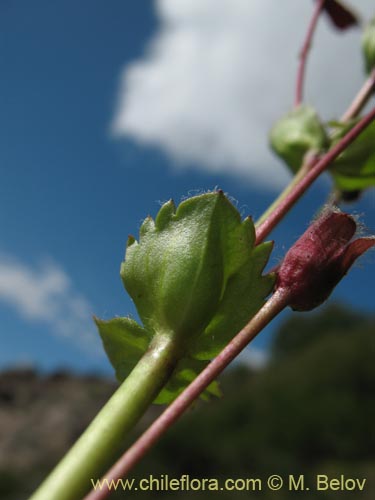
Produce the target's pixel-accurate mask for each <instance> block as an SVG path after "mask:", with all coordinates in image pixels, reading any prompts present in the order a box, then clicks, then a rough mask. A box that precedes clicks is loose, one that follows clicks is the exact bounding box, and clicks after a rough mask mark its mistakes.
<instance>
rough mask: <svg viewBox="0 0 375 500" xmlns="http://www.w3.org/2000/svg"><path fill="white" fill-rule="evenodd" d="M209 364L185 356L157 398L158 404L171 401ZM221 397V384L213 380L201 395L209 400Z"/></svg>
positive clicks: (205, 399)
mask: <svg viewBox="0 0 375 500" xmlns="http://www.w3.org/2000/svg"><path fill="white" fill-rule="evenodd" d="M207 365H208V363H207V362H204V361H197V360H195V359H191V358H183V359H182V360H181V361H180V362H179V363H178V365H177V367H176V370H175V371H174V373H173V375H172V377H171V379H170V380H169V381H168V382H167V384H166V385H165V387H164V388H163V390H162V391H161V392H160V394H159V395H158V397H157V398H156V399H155V401H154V403H156V404H169V403H171V402H172V401H173V400H174V399H175V398H176V397H177V396H178V395H179V394H180V393H181V392H182V391H183V390H184V389H185V387H187V386H188V385H189V384H190V383H191V382H192V381H193V380H194V379H195V378H196V376H197V375H198V374H199V373H200V372H201V371H202V370H203V369H204V368H205V367H206V366H207ZM213 396H214V397H220V396H221V391H220V388H219V384H218V383H217V382H216V381H214V382H212V383H211V384H210V385H209V386H208V387H207V388H206V390H205V391H204V392H202V394H201V395H200V397H201V399H203V400H204V401H207V400H208V399H210V398H211V397H213Z"/></svg>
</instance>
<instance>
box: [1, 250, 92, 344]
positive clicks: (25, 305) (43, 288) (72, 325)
mask: <svg viewBox="0 0 375 500" xmlns="http://www.w3.org/2000/svg"><path fill="white" fill-rule="evenodd" d="M0 303H3V304H4V305H7V306H10V307H12V308H13V309H15V310H16V311H17V312H18V314H19V315H20V316H21V317H22V318H24V319H25V320H27V321H32V322H41V323H45V324H47V325H48V326H49V327H50V329H51V331H53V332H54V333H56V334H58V335H62V336H64V337H67V338H69V339H72V340H74V341H75V342H76V343H77V344H79V345H81V346H82V347H84V348H89V349H90V348H91V347H92V346H94V349H95V346H96V344H97V342H95V336H94V335H93V331H94V328H93V323H92V320H91V316H92V307H91V305H90V304H89V302H88V301H87V300H86V299H85V298H84V296H83V295H82V294H80V293H79V292H77V291H76V290H75V289H74V287H73V285H72V283H71V281H70V279H69V277H68V275H67V274H66V273H65V272H64V271H63V270H62V269H61V268H60V267H59V266H58V265H56V264H55V263H51V262H44V263H42V264H41V265H39V266H38V267H32V266H30V265H26V264H24V263H22V262H19V261H17V260H15V259H13V258H10V257H8V256H6V255H0Z"/></svg>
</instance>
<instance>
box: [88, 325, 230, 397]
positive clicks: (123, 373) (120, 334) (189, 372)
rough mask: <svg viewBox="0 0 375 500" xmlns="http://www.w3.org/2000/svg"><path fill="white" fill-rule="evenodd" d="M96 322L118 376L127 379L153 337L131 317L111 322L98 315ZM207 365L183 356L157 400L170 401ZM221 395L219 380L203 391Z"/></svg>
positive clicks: (204, 394) (119, 379)
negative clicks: (99, 317) (101, 318)
mask: <svg viewBox="0 0 375 500" xmlns="http://www.w3.org/2000/svg"><path fill="white" fill-rule="evenodd" d="M95 323H96V325H97V327H98V330H99V334H100V337H101V339H102V341H103V346H104V349H105V351H106V353H107V356H108V358H109V360H110V362H111V364H112V366H113V367H114V368H115V372H116V378H117V380H118V381H119V382H123V381H124V380H125V379H126V377H127V376H128V375H129V373H130V372H131V371H132V370H133V368H134V367H135V366H136V364H137V363H138V361H139V360H140V359H141V357H142V356H143V354H144V353H145V352H146V350H147V348H148V346H149V344H150V341H151V338H152V336H151V335H150V334H149V333H148V332H147V330H145V329H144V328H142V327H141V326H140V325H139V324H138V323H137V322H136V321H134V320H132V319H130V318H114V319H111V320H109V321H103V320H100V319H98V318H95ZM206 365H207V363H205V362H202V361H196V360H194V359H189V358H183V359H181V360H180V361H179V363H178V365H177V367H176V369H175V370H174V372H173V374H172V377H171V378H170V380H169V381H168V383H167V384H166V386H165V387H164V388H163V390H162V391H161V392H160V394H159V395H158V397H157V398H156V400H155V403H156V404H168V403H170V402H171V401H172V400H173V399H175V397H177V396H178V394H180V392H182V391H183V390H184V389H185V387H186V386H187V385H188V384H190V382H191V381H192V380H194V379H195V377H196V376H197V375H198V373H199V372H200V371H202V370H203V368H204V367H205V366H206ZM220 395H221V392H220V389H219V386H218V383H217V382H213V383H212V384H210V385H209V386H208V387H207V389H206V390H205V391H204V392H203V393H202V394H201V398H202V399H208V398H209V397H210V396H220Z"/></svg>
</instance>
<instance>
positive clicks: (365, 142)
mask: <svg viewBox="0 0 375 500" xmlns="http://www.w3.org/2000/svg"><path fill="white" fill-rule="evenodd" d="M357 121H358V120H354V121H352V122H351V123H349V124H345V125H343V124H336V125H335V132H334V136H333V140H332V146H333V145H335V144H336V143H337V142H338V141H339V140H340V139H341V138H342V137H343V136H344V135H345V134H346V133H347V132H348V131H349V130H350V129H351V128H352V127H353V126H354V125H355V124H356V123H357ZM330 172H331V174H332V176H333V179H334V182H335V184H336V186H337V188H338V189H340V190H342V191H344V192H352V191H360V190H363V189H366V188H369V187H371V186H374V185H375V122H373V123H372V124H370V125H369V126H368V127H367V128H366V130H364V131H363V132H362V133H361V135H359V136H358V137H357V139H356V140H355V141H354V142H353V143H352V144H351V145H350V146H349V147H348V148H347V149H346V150H345V151H344V152H343V153H342V154H341V155H340V156H339V157H338V158H337V159H336V160H335V161H334V162H333V163H332V165H331V167H330Z"/></svg>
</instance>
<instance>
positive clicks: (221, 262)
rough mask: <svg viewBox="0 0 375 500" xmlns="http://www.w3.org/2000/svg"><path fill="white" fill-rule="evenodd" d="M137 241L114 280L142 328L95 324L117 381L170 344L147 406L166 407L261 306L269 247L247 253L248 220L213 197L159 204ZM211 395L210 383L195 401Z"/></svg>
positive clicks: (117, 322) (251, 231)
mask: <svg viewBox="0 0 375 500" xmlns="http://www.w3.org/2000/svg"><path fill="white" fill-rule="evenodd" d="M139 233H140V238H139V241H136V240H135V238H134V237H132V236H130V237H129V239H128V243H127V248H126V255H125V261H124V262H123V263H122V266H121V277H122V280H123V283H124V285H125V288H126V289H127V291H128V292H129V294H130V295H131V297H132V299H133V300H134V303H135V305H136V307H137V310H138V313H139V316H140V318H141V320H142V322H143V325H144V327H141V326H140V325H138V324H137V323H136V322H135V321H133V320H131V319H129V318H115V319H112V320H109V321H101V320H98V319H96V323H97V325H98V328H99V332H100V335H101V337H102V340H103V344H104V348H105V350H106V352H107V354H108V357H109V359H110V361H111V363H112V364H113V366H114V368H115V370H116V375H117V378H118V379H119V380H120V381H122V380H124V378H125V377H127V375H128V374H129V373H130V372H131V371H132V369H133V368H134V367H135V366H136V364H137V363H138V362H139V361H140V360H141V358H142V357H143V354H144V353H145V352H146V351H147V352H148V354H150V353H151V352H152V349H153V348H155V346H157V345H158V340H160V339H165V338H168V339H170V341H171V342H173V349H172V352H173V356H174V359H172V360H170V361H171V362H172V366H175V369H174V371H173V373H172V375H171V377H170V379H169V381H168V382H167V383H166V385H165V386H164V389H163V390H162V391H161V392H160V394H159V396H158V397H157V399H156V401H155V402H157V403H168V402H170V401H171V400H172V399H174V398H175V397H176V396H177V395H178V394H179V393H180V392H182V391H183V389H184V388H185V387H186V386H187V385H188V384H189V383H190V382H191V381H192V380H193V379H194V378H195V377H196V376H197V374H198V373H199V372H200V371H201V370H202V369H203V368H204V367H205V366H206V365H207V362H208V361H209V360H210V359H212V358H213V357H215V356H216V355H217V354H218V353H219V352H220V351H221V350H222V349H223V347H224V346H225V345H226V344H227V343H228V342H229V341H230V340H231V339H232V338H233V336H234V335H235V334H236V333H237V332H238V331H239V330H240V329H241V328H242V327H243V326H245V324H246V323H247V322H248V321H249V320H250V318H251V317H252V316H253V315H254V314H255V313H256V312H257V311H258V310H259V309H260V308H261V307H262V305H263V304H264V301H265V298H266V297H267V296H268V295H269V293H270V292H271V290H272V287H273V285H274V277H273V276H270V275H268V276H262V272H263V269H264V267H265V265H266V264H267V262H268V259H269V255H270V252H271V250H272V243H264V244H262V245H259V246H256V247H255V246H254V245H255V228H254V224H253V222H252V220H251V219H250V218H247V219H245V220H244V221H243V220H242V219H241V216H240V214H239V212H238V210H237V209H236V208H235V207H234V206H233V204H232V203H231V202H230V201H229V200H228V198H226V196H225V195H224V194H223V192H221V191H217V192H213V193H207V194H203V195H200V196H195V197H193V198H189V199H187V200H185V201H183V202H182V203H181V204H180V205H179V206H178V207H177V209H176V207H175V205H174V203H173V202H172V201H169V202H168V203H165V204H164V205H163V206H162V207H161V209H160V211H159V213H158V214H157V216H156V218H155V221H154V220H153V219H152V218H151V217H147V218H146V219H145V221H144V222H143V224H142V226H141V228H140V232H139ZM149 359H150V360H151V362H152V356H149ZM212 395H216V396H217V395H220V391H219V389H218V385H217V383H213V384H211V385H210V386H209V387H208V389H207V390H206V392H205V393H204V395H203V398H207V397H209V396H212Z"/></svg>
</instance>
